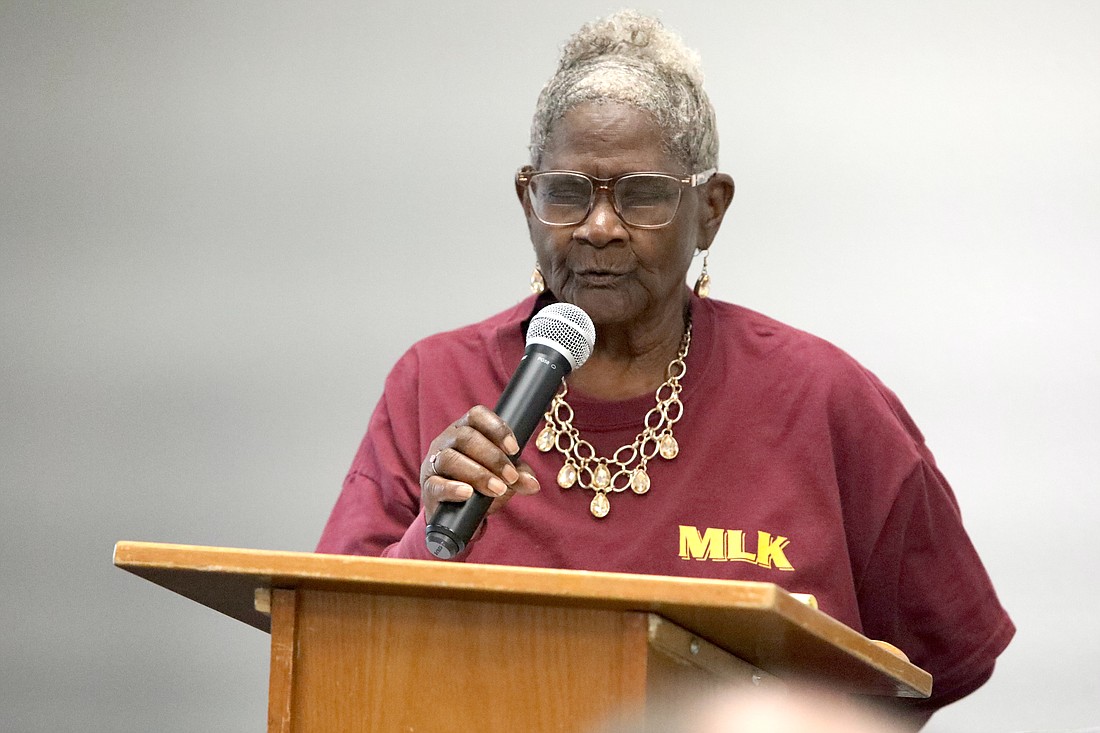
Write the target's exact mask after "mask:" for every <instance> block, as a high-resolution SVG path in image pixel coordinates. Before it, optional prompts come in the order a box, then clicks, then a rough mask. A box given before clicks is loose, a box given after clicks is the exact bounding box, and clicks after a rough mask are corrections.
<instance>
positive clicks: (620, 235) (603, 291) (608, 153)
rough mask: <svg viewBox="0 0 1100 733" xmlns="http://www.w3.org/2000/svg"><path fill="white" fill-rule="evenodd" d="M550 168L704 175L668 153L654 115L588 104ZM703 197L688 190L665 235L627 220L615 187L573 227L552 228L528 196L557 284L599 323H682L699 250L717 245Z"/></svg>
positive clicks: (547, 267) (547, 159)
mask: <svg viewBox="0 0 1100 733" xmlns="http://www.w3.org/2000/svg"><path fill="white" fill-rule="evenodd" d="M541 170H570V171H579V172H581V173H587V174H588V175H590V176H594V177H596V178H611V177H613V176H618V175H620V174H623V173H634V172H638V171H658V172H664V173H674V174H683V175H689V174H692V173H696V172H697V171H689V170H685V169H684V166H683V164H681V163H678V162H677V161H676V160H674V159H673V158H672V157H671V156H670V155H669V154H668V153H667V152H666V151H665V150H664V148H663V145H662V135H661V131H660V129H659V128H658V127H657V125H656V123H654V122H653V119H652V118H651V117H650V116H649V115H648V114H647V113H645V112H643V111H642V110H639V109H635V108H633V107H628V106H624V105H618V104H583V105H579V106H577V107H575V108H573V109H572V110H570V111H569V112H567V113H566V114H565V116H564V117H563V118H562V119H561V120H559V121H558V122H557V123H555V125H554V128H553V130H552V131H551V134H550V136H549V139H548V141H547V146H546V152H545V154H544V156H543V160H542V166H541ZM521 193H522V192H521ZM699 193H700V189H689V188H685V189H684V191H683V196H682V197H681V200H680V208H679V210H678V211H677V213H676V217H675V218H674V219H673V220H672V222H671V223H669V224H668V225H667V226H664V227H661V228H660V229H638V228H635V227H631V226H628V225H626V224H624V223H623V221H622V220H621V219H620V218H619V216H618V214H616V213H615V209H614V206H613V205H612V203H611V200H610V196H609V195H608V193H607V192H605V191H600V192H598V193H597V196H596V202H595V204H594V207H593V209H592V212H591V213H590V214H589V215H588V218H587V219H585V220H584V221H582V222H581V223H580V224H576V225H573V226H550V225H547V224H543V223H542V222H540V221H539V220H538V219H537V218H536V217H535V215H534V213H533V212H532V211H531V206H530V202H529V200H528V198H527V197H526V196H523V198H522V201H523V208H524V212H525V213H526V215H527V224H528V228H529V229H530V232H531V242H532V243H533V244H534V247H535V256H536V258H537V260H538V264H539V268H540V269H541V270H542V274H543V277H544V278H545V280H546V284H547V286H548V287H549V288H550V289H551V290H552V291H553V292H554V293H555V294H556V295H557V296H558V297H559V298H561V299H562V300H564V301H566V302H569V303H573V304H574V305H577V306H578V307H580V308H582V309H584V310H585V311H586V312H587V313H588V314H589V315H590V316H591V317H592V320H593V321H594V322H595V323H596V324H597V326H599V325H601V324H604V325H606V324H629V323H631V322H646V321H649V320H651V319H653V318H658V319H659V318H661V317H676V318H679V317H680V315H681V310H680V309H681V308H682V306H683V303H684V297H685V278H686V275H687V270H688V267H689V266H690V264H691V258H692V255H693V253H694V251H695V248H696V247H702V248H706V247H707V246H709V244H710V241H709V239H710V237H712V236H713V232H711V233H710V235H709V236H708V235H707V228H706V227H705V225H704V220H705V219H706V218H707V214H706V212H705V209H706V208H707V207H706V206H705V205H704V202H703V197H701V196H700V195H699Z"/></svg>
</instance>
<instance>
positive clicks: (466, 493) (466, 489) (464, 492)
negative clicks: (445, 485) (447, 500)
mask: <svg viewBox="0 0 1100 733" xmlns="http://www.w3.org/2000/svg"><path fill="white" fill-rule="evenodd" d="M455 493H456V494H458V498H459V499H461V500H463V501H465V500H466V499H469V498H470V497H471V496H473V495H474V489H473V487H472V486H467V485H466V484H462V485H461V486H459V487H457V488H456V489H455Z"/></svg>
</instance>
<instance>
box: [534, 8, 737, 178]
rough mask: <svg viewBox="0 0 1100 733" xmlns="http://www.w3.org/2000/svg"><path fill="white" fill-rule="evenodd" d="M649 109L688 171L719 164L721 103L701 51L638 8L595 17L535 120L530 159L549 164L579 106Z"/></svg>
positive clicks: (576, 38) (573, 41) (565, 53)
mask: <svg viewBox="0 0 1100 733" xmlns="http://www.w3.org/2000/svg"><path fill="white" fill-rule="evenodd" d="M586 102H592V103H596V104H625V105H629V106H631V107H636V108H638V109H642V110H645V111H647V112H649V113H650V114H651V115H653V118H654V120H655V121H656V122H657V124H658V125H659V126H660V128H661V129H662V130H664V133H665V144H666V146H667V148H668V152H669V153H670V154H671V155H672V156H673V157H674V158H676V159H677V160H679V161H681V162H682V163H683V165H684V166H685V168H686V170H685V171H679V172H685V173H696V172H698V171H702V170H705V169H707V168H716V167H718V132H717V130H716V123H715V116H714V107H712V106H711V103H710V99H708V98H707V94H706V92H704V91H703V70H702V65H701V63H700V60H699V54H697V53H696V52H695V51H693V50H691V49H689V48H688V47H687V46H685V45H684V42H683V40H681V38H680V36H679V35H677V34H676V33H673V32H672V31H670V30H668V29H666V28H665V27H664V26H663V25H662V24H661V21H659V20H657V19H656V18H654V17H652V16H648V15H643V14H642V13H639V12H638V11H636V10H622V11H619V12H618V13H615V14H614V15H609V16H607V17H606V18H600V19H598V20H594V21H592V22H591V23H587V24H585V25H584V26H582V27H581V28H580V30H578V31H577V32H576V33H574V34H573V36H572V37H571V38H570V39H569V40H568V41H566V43H565V46H564V48H563V49H562V53H561V59H560V60H559V61H558V69H557V71H556V72H555V73H554V75H553V76H552V77H551V78H550V81H548V82H547V83H546V86H544V87H543V88H542V92H541V93H540V94H539V99H538V103H537V104H536V106H535V116H534V119H533V120H532V121H531V144H530V149H531V164H532V165H533V166H535V167H536V168H538V167H539V165H540V164H541V163H542V157H543V155H544V154H545V152H546V141H547V138H549V136H550V132H551V130H552V128H553V126H554V123H555V122H557V121H558V120H560V119H561V118H562V116H564V115H565V113H566V112H568V111H569V110H571V109H573V108H574V107H576V106H577V105H579V104H583V103H586Z"/></svg>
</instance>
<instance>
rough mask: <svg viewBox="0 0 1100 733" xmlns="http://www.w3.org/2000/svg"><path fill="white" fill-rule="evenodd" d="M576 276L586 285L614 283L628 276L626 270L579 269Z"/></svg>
mask: <svg viewBox="0 0 1100 733" xmlns="http://www.w3.org/2000/svg"><path fill="white" fill-rule="evenodd" d="M574 274H575V276H576V278H577V279H578V280H580V281H581V282H583V283H585V284H586V285H595V286H601V285H614V284H615V283H616V282H618V281H619V280H621V279H623V278H624V277H626V273H625V272H619V271H617V270H577V271H576V272H575V273H574Z"/></svg>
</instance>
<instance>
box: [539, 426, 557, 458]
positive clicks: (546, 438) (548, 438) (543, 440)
mask: <svg viewBox="0 0 1100 733" xmlns="http://www.w3.org/2000/svg"><path fill="white" fill-rule="evenodd" d="M557 439H558V434H557V432H556V431H555V430H554V428H553V427H551V426H550V425H547V426H546V427H544V428H543V429H542V432H540V433H539V437H537V438H535V447H536V448H538V449H539V451H540V452H542V453H547V452H549V451H550V449H551V448H553V447H554V443H555V442H556V441H557Z"/></svg>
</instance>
